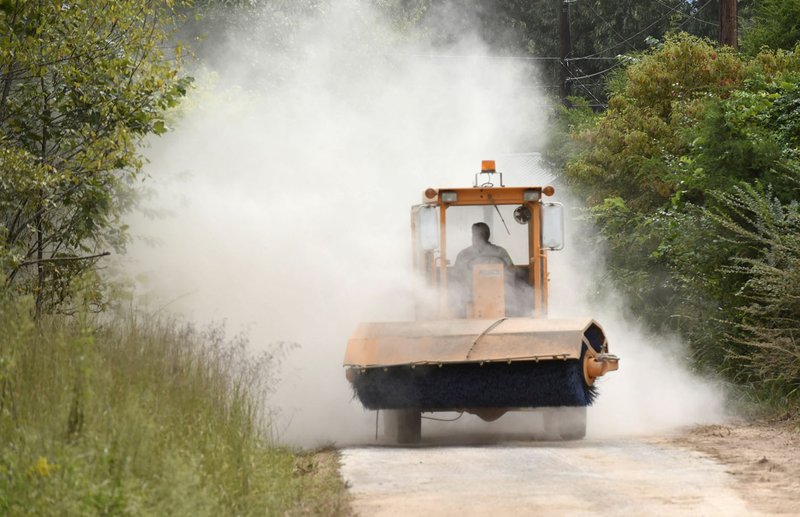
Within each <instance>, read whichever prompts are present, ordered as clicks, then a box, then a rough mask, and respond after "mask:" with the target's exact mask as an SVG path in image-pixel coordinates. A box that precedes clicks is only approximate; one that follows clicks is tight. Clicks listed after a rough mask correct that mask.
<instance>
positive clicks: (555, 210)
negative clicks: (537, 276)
mask: <svg viewBox="0 0 800 517" xmlns="http://www.w3.org/2000/svg"><path fill="white" fill-rule="evenodd" d="M542 247H543V248H545V249H549V250H553V251H558V250H561V249H564V205H562V204H561V203H542Z"/></svg>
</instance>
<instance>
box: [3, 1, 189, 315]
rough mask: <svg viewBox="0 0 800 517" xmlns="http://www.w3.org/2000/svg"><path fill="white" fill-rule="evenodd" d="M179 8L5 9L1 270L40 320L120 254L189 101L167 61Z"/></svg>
mask: <svg viewBox="0 0 800 517" xmlns="http://www.w3.org/2000/svg"><path fill="white" fill-rule="evenodd" d="M171 11H172V2H170V1H163V2H161V1H155V0H153V1H146V2H140V1H133V0H114V1H112V0H100V1H95V0H92V1H90V0H73V1H69V2H63V1H60V0H58V1H55V0H44V1H40V2H28V1H19V0H3V1H2V2H0V27H1V28H2V29H1V30H0V128H2V137H0V178H1V180H0V265H2V268H3V269H2V274H3V276H4V283H5V286H6V288H8V289H11V290H13V291H14V292H17V293H32V294H33V295H34V296H35V299H36V312H37V314H38V313H41V311H43V310H52V309H55V308H56V307H58V306H60V305H62V304H64V303H65V302H68V301H69V299H70V296H71V293H72V289H71V284H72V282H73V280H74V279H75V278H76V277H77V276H79V275H80V274H82V273H83V272H85V271H87V270H90V269H92V268H93V267H94V265H95V263H96V261H97V259H98V258H99V257H101V256H102V255H103V254H106V253H108V252H110V251H112V250H113V251H121V250H122V249H123V248H124V246H125V242H126V228H125V226H124V225H123V224H122V222H121V219H120V216H121V215H122V213H124V212H125V210H127V209H128V208H129V207H130V206H131V202H132V190H133V187H134V183H135V181H136V180H137V177H138V173H139V171H140V167H141V164H142V158H141V156H140V154H139V152H138V150H137V145H138V144H139V142H140V141H141V140H142V138H143V137H144V136H145V135H148V134H151V133H155V134H159V133H163V132H164V131H166V126H165V123H164V119H163V113H164V111H165V110H166V109H168V108H169V107H171V106H173V105H175V104H176V103H177V102H178V100H179V99H180V97H181V96H182V95H184V93H185V91H186V87H187V84H188V82H189V79H188V78H185V77H180V76H179V74H178V69H177V66H178V62H177V59H179V58H180V49H177V51H176V52H175V53H173V54H171V55H169V56H168V55H167V54H166V53H165V50H164V45H165V44H166V43H167V38H168V34H169V32H168V31H169V26H170V23H171V21H172V20H173V18H171V16H170V13H171Z"/></svg>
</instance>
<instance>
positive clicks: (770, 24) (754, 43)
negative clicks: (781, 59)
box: [742, 0, 800, 55]
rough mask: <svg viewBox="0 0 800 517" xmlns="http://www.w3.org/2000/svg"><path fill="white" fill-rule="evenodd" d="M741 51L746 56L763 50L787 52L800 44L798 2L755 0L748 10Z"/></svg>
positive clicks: (788, 0)
mask: <svg viewBox="0 0 800 517" xmlns="http://www.w3.org/2000/svg"><path fill="white" fill-rule="evenodd" d="M751 11H752V14H751V19H750V20H749V21H748V25H749V27H746V30H745V35H744V38H742V49H743V50H744V51H745V52H747V53H748V54H750V55H755V54H758V52H760V51H761V49H762V48H763V47H769V48H771V49H785V50H791V49H793V48H794V47H795V45H797V44H798V43H800V0H759V1H757V2H755V5H754V6H753V7H752V9H751Z"/></svg>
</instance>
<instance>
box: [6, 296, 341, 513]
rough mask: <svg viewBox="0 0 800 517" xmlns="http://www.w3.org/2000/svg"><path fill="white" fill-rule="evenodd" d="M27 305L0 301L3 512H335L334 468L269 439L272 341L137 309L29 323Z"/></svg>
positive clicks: (337, 485) (276, 354)
mask: <svg viewBox="0 0 800 517" xmlns="http://www.w3.org/2000/svg"><path fill="white" fill-rule="evenodd" d="M31 304H32V301H31V300H30V299H28V300H27V305H26V303H14V302H10V301H8V300H7V299H2V300H0V386H1V387H2V388H1V389H0V440H2V443H3V447H2V449H0V513H2V514H3V515H92V514H97V515H265V514H266V515H277V514H285V513H292V512H294V511H295V510H296V509H298V508H301V509H303V508H304V509H306V511H310V512H315V511H316V513H319V512H325V513H327V514H339V513H343V511H344V510H343V509H344V508H345V504H346V501H345V499H344V487H343V485H342V483H341V481H340V480H339V479H338V478H337V477H336V473H335V471H333V470H331V471H328V472H326V473H325V476H323V477H317V476H315V475H298V474H299V473H298V471H297V466H298V465H302V466H304V467H305V470H309V468H310V467H309V464H310V465H311V467H315V465H314V462H315V459H314V457H313V456H311V457H309V456H295V455H294V454H292V453H291V452H290V451H288V450H285V449H281V448H276V447H274V446H272V444H271V442H270V438H269V420H268V414H266V413H265V412H264V411H265V407H266V402H267V401H266V396H267V395H268V392H269V390H270V388H271V386H272V384H273V381H274V378H273V377H272V375H273V374H274V372H275V371H276V368H277V366H278V362H279V359H280V354H281V350H282V348H281V347H276V348H274V349H273V350H272V351H271V352H270V353H268V354H265V355H262V356H257V357H254V356H252V355H250V354H249V353H248V352H247V350H246V348H247V347H246V342H245V341H244V340H243V339H242V338H235V339H233V340H230V339H227V338H225V335H224V333H223V331H222V329H220V328H217V327H209V328H208V329H205V330H200V329H197V328H196V327H194V326H191V325H182V324H178V323H176V322H174V321H169V320H166V319H162V318H159V317H156V316H153V315H141V314H135V313H127V314H121V315H115V316H107V317H103V318H101V319H95V318H89V317H87V316H81V317H79V318H73V319H67V318H65V317H63V316H54V317H48V316H43V317H42V318H41V319H40V320H39V321H38V322H36V324H35V323H34V321H33V319H32V318H31V316H30V305H31ZM312 474H313V472H312Z"/></svg>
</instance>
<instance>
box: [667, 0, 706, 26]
mask: <svg viewBox="0 0 800 517" xmlns="http://www.w3.org/2000/svg"><path fill="white" fill-rule="evenodd" d="M656 2H658V3H659V4H661V5H663V6H664V7H666V8H667V9H669V10H670V11H672V12H675V13H678V14H679V15H681V16H684V17H686V18H688V19H687V20H684V22H683V23H682V24H681V25H679V26H678V27H679V28H680V27H683V25H684V24H685V23H686V22H688V21H689V20H690V19H691V20H694V21H696V22H700V23H705V24H706V25H711V26H712V27H719V24H718V23H714V22H710V21H708V20H701V19H700V18H696V17H694V16H692V15H691V14H689V13H685V12H683V11H681V10H679V9H678V8H677V7H672V6H671V5H668V4H665V3H664V2H662V1H661V0H656ZM706 5H708V2H706V4H705V5H704V6H703V7H705V6H706ZM703 7H701V8H700V9H698V10H697V12H698V13H699V12H700V11H702V10H703Z"/></svg>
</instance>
